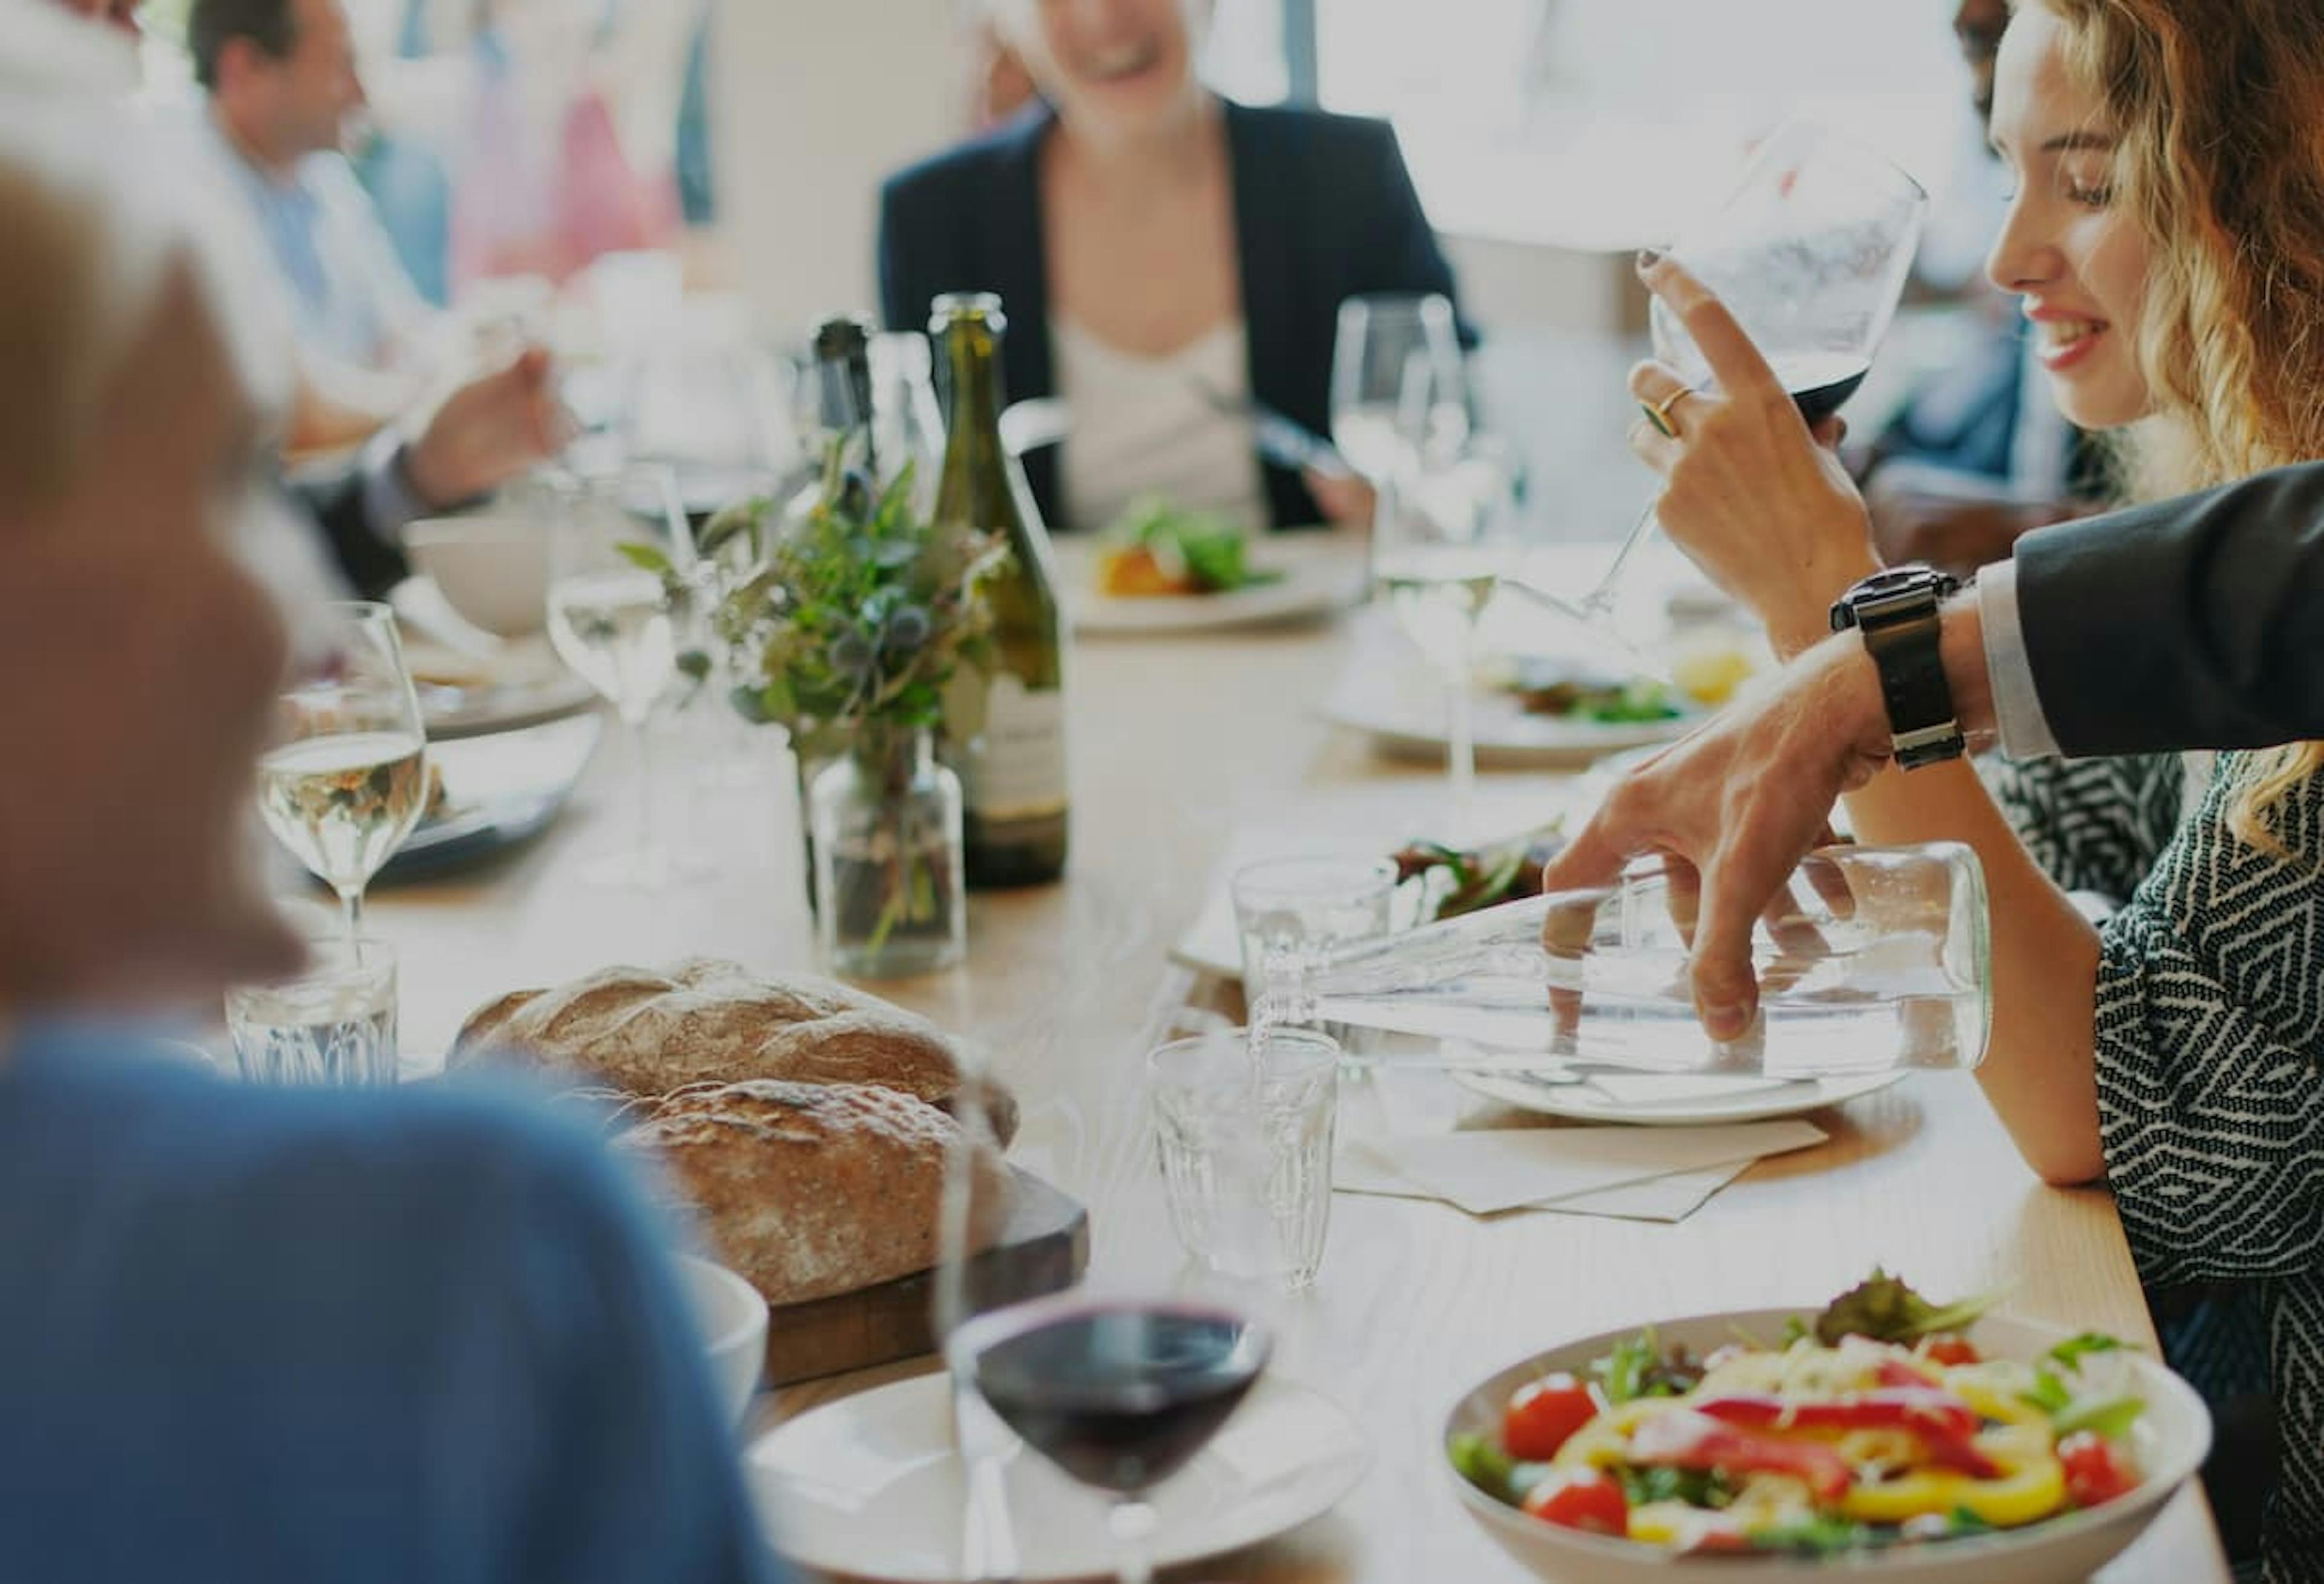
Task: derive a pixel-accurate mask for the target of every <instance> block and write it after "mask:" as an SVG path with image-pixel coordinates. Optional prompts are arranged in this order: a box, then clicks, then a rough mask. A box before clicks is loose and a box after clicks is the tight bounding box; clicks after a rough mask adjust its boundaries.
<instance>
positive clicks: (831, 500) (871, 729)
mask: <svg viewBox="0 0 2324 1584" xmlns="http://www.w3.org/2000/svg"><path fill="white" fill-rule="evenodd" d="M772 514H773V508H772V503H771V502H767V501H764V500H758V501H752V502H746V503H744V504H742V505H740V506H737V507H733V508H730V509H729V510H728V511H724V512H722V513H720V514H719V515H718V516H717V517H715V518H714V519H713V520H711V522H710V523H709V525H708V526H707V527H706V528H705V530H704V531H703V536H702V543H701V549H702V552H703V554H704V556H705V557H707V558H709V559H710V560H711V561H712V562H713V563H714V564H715V565H716V566H722V567H726V568H729V569H731V571H730V574H729V576H726V577H725V578H724V579H723V580H722V582H723V584H724V587H725V591H726V592H725V593H724V594H723V595H722V596H721V597H720V598H719V599H718V601H717V602H716V605H715V610H714V612H713V615H712V628H713V631H714V632H715V636H716V638H717V640H718V641H719V642H720V644H721V646H722V647H723V649H724V652H725V655H726V658H727V662H728V666H729V668H730V669H729V675H730V677H731V678H732V688H731V693H730V696H731V698H732V700H733V705H734V707H735V708H736V709H737V710H739V711H741V712H742V715H743V716H744V717H745V718H746V719H749V720H751V721H754V722H761V723H774V724H779V725H780V726H782V727H784V728H785V729H786V730H788V732H789V733H790V737H791V748H792V751H793V752H794V754H795V755H796V756H797V758H798V767H799V791H800V803H801V811H802V814H803V815H804V819H803V824H804V826H805V831H806V833H807V849H808V868H807V873H808V876H809V880H808V886H809V890H808V896H809V898H810V900H811V901H813V902H814V903H815V904H816V918H817V925H818V927H819V929H820V931H821V935H822V939H823V943H824V949H825V956H826V958H828V959H829V960H830V962H831V963H832V965H833V966H834V967H835V969H837V970H838V971H840V972H858V973H868V974H885V973H908V972H926V971H927V970H929V969H931V968H934V967H938V966H943V965H944V964H945V963H947V962H954V961H957V959H958V954H959V952H960V950H961V949H962V943H963V938H964V929H965V923H964V919H965V915H964V911H963V907H962V901H961V898H960V878H959V875H960V840H961V835H960V817H961V815H960V798H959V792H958V788H957V786H956V785H953V784H952V783H951V778H950V775H949V772H945V771H942V770H939V769H935V768H934V766H933V762H932V760H931V748H932V744H933V741H934V739H935V736H936V732H937V731H938V729H939V728H941V730H942V731H943V732H944V733H945V735H948V736H952V737H954V738H955V739H957V738H960V737H964V736H967V735H973V734H974V733H975V732H978V731H980V730H982V723H983V719H982V718H983V713H984V696H985V691H986V687H987V686H988V673H989V671H990V669H991V658H992V656H991V649H992V642H991V608H990V604H989V603H988V601H987V600H986V599H985V597H984V591H983V585H984V583H985V580H986V578H987V577H988V576H990V574H991V572H992V571H994V570H995V569H996V568H997V567H998V566H1001V563H1002V561H1003V559H1004V557H1006V555H1007V553H1008V546H1007V541H1006V540H1004V539H1000V538H998V537H997V536H994V535H990V534H985V533H982V532H978V531H976V530H972V529H968V528H964V527H960V526H947V525H944V524H939V523H936V522H933V521H929V520H924V519H923V518H922V516H921V515H920V514H919V513H918V511H916V510H915V509H914V506H913V497H912V488H911V474H910V472H909V470H908V469H907V470H906V471H905V473H904V474H902V475H900V476H899V477H898V478H896V479H895V480H894V481H893V482H891V483H890V484H889V485H888V487H887V488H886V489H885V490H881V489H878V488H876V487H874V486H873V485H872V484H871V483H870V482H869V481H868V480H867V479H865V478H864V476H863V475H862V474H861V473H860V472H858V471H856V470H854V469H852V468H850V467H849V466H848V465H847V459H846V457H845V456H844V452H843V451H842V449H841V448H840V447H836V446H835V447H834V448H833V450H832V452H831V454H830V456H828V457H827V459H826V461H825V467H824V473H823V478H822V482H821V486H820V488H819V489H818V490H817V491H816V493H815V495H814V497H813V499H812V502H811V503H810V504H809V505H808V507H807V510H805V511H787V512H785V513H784V514H783V516H782V519H781V520H779V521H778V522H775V523H773V524H772V525H771V526H770V516H771V515H772ZM932 783H933V786H934V789H933V790H931V784H932ZM947 785H950V786H951V790H950V791H949V792H948V793H947V792H946V791H945V787H946V786H947ZM818 850H819V851H818Z"/></svg>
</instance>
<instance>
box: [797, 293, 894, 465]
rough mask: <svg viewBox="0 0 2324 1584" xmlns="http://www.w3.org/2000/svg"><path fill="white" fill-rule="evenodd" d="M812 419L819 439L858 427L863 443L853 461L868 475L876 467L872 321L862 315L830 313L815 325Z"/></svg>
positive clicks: (856, 430)
mask: <svg viewBox="0 0 2324 1584" xmlns="http://www.w3.org/2000/svg"><path fill="white" fill-rule="evenodd" d="M809 351H810V352H811V354H812V355H813V357H814V360H815V361H814V364H813V367H812V368H811V369H810V371H809V377H810V378H811V379H813V380H814V382H815V414H816V425H817V427H818V428H821V430H822V431H823V433H822V436H821V437H822V438H824V439H826V440H828V439H831V438H835V437H840V436H845V435H853V434H855V433H857V432H858V431H861V433H862V441H861V444H862V446H863V447H864V451H863V454H862V456H861V457H858V458H854V459H853V460H854V461H855V462H856V463H857V464H858V465H861V466H862V468H863V471H864V473H865V474H866V475H867V476H869V475H873V474H877V473H878V471H879V468H878V458H877V457H876V456H874V455H873V454H872V452H871V445H872V438H871V318H869V316H867V315H864V314H835V315H834V316H833V317H832V318H827V319H825V320H824V321H823V322H822V323H821V324H819V325H817V326H816V327H815V336H814V339H813V340H812V342H811V343H810V344H809Z"/></svg>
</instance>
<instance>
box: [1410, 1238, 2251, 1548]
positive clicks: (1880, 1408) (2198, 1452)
mask: <svg viewBox="0 0 2324 1584" xmlns="http://www.w3.org/2000/svg"><path fill="white" fill-rule="evenodd" d="M1986 1307H1987V1303H1986V1301H1981V1300H1979V1301H1971V1302H1969V1303H1960V1304H1950V1305H1941V1304H1934V1303H1929V1302H1928V1301H1926V1300H1924V1299H1923V1298H1922V1297H1921V1296H1920V1295H1919V1294H1916V1293H1914V1291H1913V1290H1912V1289H1911V1288H1910V1287H1908V1286H1906V1285H1904V1283H1903V1282H1902V1281H1900V1280H1898V1279H1896V1278H1895V1277H1893V1276H1889V1275H1884V1274H1881V1273H1877V1272H1876V1273H1875V1274H1874V1276H1873V1277H1872V1279H1871V1280H1869V1281H1867V1282H1865V1283H1864V1284H1862V1285H1859V1286H1858V1287H1856V1288H1853V1289H1851V1290H1850V1291H1849V1292H1848V1293H1846V1294H1842V1295H1841V1296H1840V1298H1838V1299H1836V1300H1834V1301H1833V1302H1832V1303H1830V1304H1827V1305H1826V1306H1825V1307H1824V1308H1823V1309H1822V1310H1821V1312H1817V1311H1814V1310H1809V1309H1802V1310H1790V1309H1758V1310H1741V1311H1735V1312H1728V1313H1721V1314H1706V1315H1699V1316H1696V1317H1693V1318H1692V1319H1687V1320H1680V1321H1673V1322H1666V1323H1664V1324H1661V1325H1657V1326H1654V1327H1651V1328H1649V1329H1647V1330H1645V1331H1611V1332H1607V1333H1604V1334H1602V1335H1599V1336H1594V1337H1586V1338H1583V1339H1582V1340H1578V1341H1573V1342H1568V1343H1566V1344H1564V1345H1563V1346H1560V1347H1556V1348H1553V1349H1549V1350H1548V1351H1546V1352H1543V1353H1538V1354H1535V1356H1533V1357H1532V1358H1526V1359H1525V1360H1524V1361H1522V1362H1520V1363H1517V1364H1515V1365H1512V1366H1510V1367H1509V1368H1507V1369H1503V1370H1501V1371H1499V1373H1497V1374H1495V1375H1494V1376H1492V1377H1489V1379H1487V1380H1485V1381H1482V1382H1480V1384H1479V1385H1478V1386H1476V1388H1475V1389H1474V1390H1472V1391H1471V1392H1470V1393H1469V1394H1468V1395H1465V1396H1463V1397H1462V1399H1461V1400H1460V1401H1459V1402H1458V1403H1457V1404H1454V1405H1453V1407H1452V1412H1451V1414H1449V1415H1448V1416H1447V1418H1446V1420H1445V1423H1444V1468H1445V1471H1446V1473H1447V1475H1448V1476H1449V1477H1450V1478H1452V1481H1453V1483H1454V1485H1455V1487H1456V1488H1457V1490H1458V1492H1459V1496H1460V1499H1461V1503H1462V1506H1464V1507H1466V1508H1467V1509H1468V1511H1469V1513H1470V1515H1471V1516H1472V1517H1474V1518H1475V1519H1476V1520H1477V1521H1478V1522H1479V1523H1480V1524H1483V1525H1484V1527H1485V1529H1486V1531H1487V1533H1489V1534H1490V1535H1491V1536H1492V1537H1493V1539H1494V1540H1495V1541H1497V1542H1498V1543H1499V1544H1500V1545H1501V1547H1502V1548H1503V1549H1504V1550H1506V1551H1507V1552H1509V1554H1510V1555H1512V1556H1514V1557H1515V1558H1517V1560H1518V1561H1521V1562H1523V1563H1524V1564H1525V1565H1526V1566H1527V1567H1528V1568H1530V1569H1532V1570H1533V1571H1534V1572H1535V1573H1536V1574H1537V1575H1539V1576H1540V1577H1541V1578H1544V1579H1554V1580H1557V1581H1558V1584H1670V1581H1672V1580H1679V1579H1684V1580H1698V1579H1699V1580H1705V1581H1710V1580H1722V1579H1726V1580H1738V1581H1740V1584H1771V1581H1788V1580H1793V1579H1799V1580H1808V1579H1830V1578H1831V1577H1832V1576H1833V1575H1834V1574H1835V1573H1841V1574H1844V1573H1850V1572H1858V1571H1861V1572H1863V1573H1866V1574H1867V1575H1873V1576H1877V1577H1879V1578H1882V1579H1891V1578H1894V1579H1923V1580H1950V1581H1953V1584H2050V1581H2052V1580H2056V1579H2082V1578H2086V1577H2088V1576H2089V1573H2090V1572H2092V1571H2093V1570H2096V1569H2098V1568H2099V1567H2101V1566H2103V1565H2104V1564H2105V1563H2106V1562H2107V1561H2108V1560H2109V1559H2110V1558H2112V1557H2113V1556H2115V1555H2116V1553H2117V1552H2121V1551H2122V1550H2123V1549H2124V1548H2125V1547H2126V1546H2127V1545H2129V1544H2130V1543H2131V1542H2132V1541H2134V1540H2135V1539H2136V1538H2137V1537H2138V1535H2139V1534H2140V1533H2141V1532H2142V1531H2144V1529H2145V1527H2146V1525H2147V1524H2149V1523H2151V1522H2152V1521H2153V1518H2154V1515H2155V1514H2156V1513H2157V1512H2159V1511H2160V1510H2161V1509H2162V1506H2163V1503H2164V1502H2165V1501H2166V1500H2167V1499H2168V1498H2169V1497H2171V1495H2172V1493H2173V1492H2175V1491H2176V1490H2177V1489H2178V1488H2179V1487H2181V1485H2183V1484H2184V1483H2185V1482H2186V1480H2187V1478H2189V1476H2190V1475H2191V1474H2193V1473H2194V1472H2195V1470H2196V1469H2197V1468H2198V1467H2199V1466H2200V1464H2201V1463H2202V1460H2203V1458H2204V1455H2205V1454H2206V1452H2208V1451H2209V1448H2210V1441H2211V1427H2210V1417H2209V1414H2207V1413H2206V1412H2205V1410H2204V1407H2203V1404H2202V1400H2201V1398H2199V1396H2197V1395H2196V1394H2195V1392H2194V1390H2193V1389H2192V1388H2191V1387H2190V1386H2188V1385H2187V1384H2186V1383H2185V1382H2184V1381H2182V1380H2181V1379H2180V1378H2179V1377H2177V1376H2176V1375H2173V1374H2172V1372H2171V1371H2170V1370H2169V1369H2167V1368H2164V1367H2163V1365H2162V1364H2161V1363H2159V1362H2157V1361H2156V1360H2155V1359H2153V1358H2149V1357H2147V1356H2146V1355H2144V1354H2143V1353H2141V1352H2139V1351H2137V1350H2136V1349H2133V1348H2131V1347H2129V1346H2127V1345H2126V1344H2124V1343H2122V1342H2119V1341H2116V1340H2115V1339H2113V1338H2110V1337H2106V1336H2102V1335H2098V1334H2096V1333H2089V1332H2086V1333H2083V1334H2081V1335H2079V1336H2077V1335H2072V1334H2070V1333H2067V1332H2064V1331H2057V1330H2054V1329H2052V1328H2050V1327H2046V1326H2039V1325H2033V1324H2029V1323H2026V1322H2019V1321H2012V1320H2006V1319H2000V1318H1997V1317H1992V1316H1988V1315H1987V1314H1985V1313H1984V1310H1985V1308H1986Z"/></svg>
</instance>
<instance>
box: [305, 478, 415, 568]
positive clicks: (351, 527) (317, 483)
mask: <svg viewBox="0 0 2324 1584" xmlns="http://www.w3.org/2000/svg"><path fill="white" fill-rule="evenodd" d="M284 489H285V491H286V493H288V494H289V495H290V496H291V499H292V500H293V501H295V502H298V503H299V504H300V506H303V507H304V508H305V509H306V511H307V514H308V515H309V516H310V517H312V518H313V519H314V520H315V523H316V525H317V526H318V527H319V528H320V529H321V530H323V537H324V539H327V540H328V541H329V543H330V547H331V558H332V559H333V560H335V561H337V563H338V566H339V570H340V572H341V573H343V574H344V575H345V576H346V580H347V582H348V583H350V584H352V585H354V586H355V592H356V593H357V594H360V595H362V596H363V597H364V599H376V598H378V597H379V596H380V595H382V594H385V593H386V592H387V591H388V590H389V589H391V588H393V587H394V586H395V585H397V584H399V583H401V582H402V581H403V580H404V578H405V577H406V576H410V571H411V566H410V562H408V561H406V560H405V559H404V557H403V552H402V551H401V549H399V548H396V546H395V545H394V544H392V543H391V542H390V541H389V540H388V539H387V538H386V537H385V536H383V535H382V534H380V533H379V532H377V531H376V530H374V528H373V527H372V523H371V518H370V515H369V513H368V511H366V510H365V506H366V502H365V501H364V474H363V470H362V468H360V467H350V468H348V469H346V471H345V472H344V473H340V474H333V475H331V476H330V477H328V478H324V479H302V480H300V482H299V483H293V484H286V485H285V486H284Z"/></svg>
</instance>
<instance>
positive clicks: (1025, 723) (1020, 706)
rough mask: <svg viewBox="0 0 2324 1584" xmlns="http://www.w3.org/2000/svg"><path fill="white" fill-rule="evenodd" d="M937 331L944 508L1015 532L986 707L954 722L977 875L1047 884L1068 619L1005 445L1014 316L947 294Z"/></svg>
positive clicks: (987, 298) (999, 588)
mask: <svg viewBox="0 0 2324 1584" xmlns="http://www.w3.org/2000/svg"><path fill="white" fill-rule="evenodd" d="M930 311H931V318H930V319H929V322H928V336H929V339H930V340H931V341H932V342H934V344H935V350H936V360H937V361H938V362H939V363H940V364H942V365H943V367H944V369H945V373H946V375H947V378H946V380H945V455H944V469H943V473H942V475H941V477H940V478H939V479H938V481H937V484H936V511H935V517H936V521H937V522H938V523H941V524H944V525H946V526H963V525H964V526H967V527H971V528H974V529H977V530H982V531H984V532H987V533H993V534H998V535H1000V536H1001V537H1002V538H1003V539H1007V541H1008V544H1009V555H1008V557H1007V559H1006V561H1005V563H1004V564H1003V566H1001V570H1000V571H999V572H998V573H997V574H996V575H995V576H993V578H992V579H991V582H990V583H989V584H988V585H986V590H987V595H988V597H989V598H990V599H991V603H992V621H993V626H992V646H993V651H994V664H993V670H992V680H991V687H990V689H989V690H988V692H987V694H986V697H985V707H984V718H983V720H982V722H981V723H978V724H977V727H976V729H975V730H974V731H973V732H969V733H966V734H965V735H964V734H963V733H961V732H951V731H948V732H947V733H946V753H947V757H948V758H949V759H950V760H951V762H952V765H953V768H954V769H955V770H956V771H958V772H959V775H960V778H961V790H962V793H963V797H964V805H965V815H966V817H965V821H964V834H965V837H966V845H967V870H968V883H969V885H970V887H971V888H976V887H985V886H1024V885H1038V884H1040V883H1042V882H1044V881H1047V880H1053V879H1056V878H1057V877H1058V876H1059V875H1060V874H1062V873H1064V872H1065V826H1066V811H1067V797H1066V789H1065V624H1064V622H1063V619H1062V616H1061V613H1060V612H1059V609H1058V605H1057V588H1056V576H1055V575H1054V573H1053V571H1052V569H1051V566H1050V561H1049V537H1048V534H1047V531H1045V530H1044V529H1043V528H1042V526H1041V516H1040V512H1039V511H1037V509H1036V508H1035V507H1034V505H1033V499H1032V496H1031V494H1030V493H1028V491H1027V490H1026V488H1025V481H1024V478H1023V475H1022V474H1020V473H1019V471H1018V468H1017V464H1016V461H1015V459H1014V458H1012V457H1011V456H1010V455H1009V454H1008V452H1007V451H1006V450H1005V449H1003V447H1002V446H1001V336H1002V334H1003V333H1004V332H1005V331H1006V329H1007V328H1008V320H1007V319H1006V318H1004V317H1003V316H1002V314H1001V299H999V298H997V297H993V296H991V295H989V294H985V293H975V294H951V295H946V296H944V297H939V298H937V299H936V301H935V303H934V304H933V305H932V307H931V310H930Z"/></svg>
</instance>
